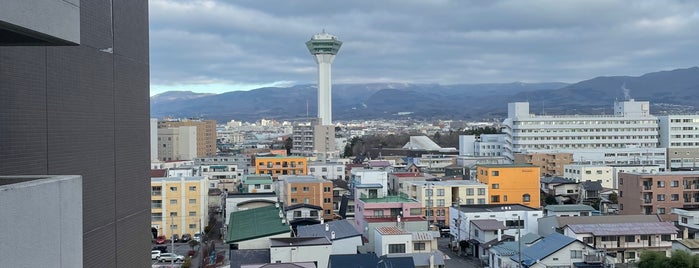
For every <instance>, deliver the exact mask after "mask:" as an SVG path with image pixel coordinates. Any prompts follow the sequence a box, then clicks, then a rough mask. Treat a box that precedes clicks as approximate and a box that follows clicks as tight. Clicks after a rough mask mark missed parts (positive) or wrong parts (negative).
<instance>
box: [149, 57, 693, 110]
mask: <svg viewBox="0 0 699 268" xmlns="http://www.w3.org/2000/svg"><path fill="white" fill-rule="evenodd" d="M332 93H333V104H332V105H333V119H334V120H353V119H356V120H362V119H399V118H415V119H455V120H480V119H491V118H498V119H501V118H503V117H505V116H506V113H507V103H508V102H513V101H529V102H530V108H531V111H532V112H535V113H539V112H538V111H541V112H543V113H551V114H557V113H563V114H586V113H591V114H601V113H611V108H612V104H613V102H614V100H623V99H627V98H629V97H630V98H635V99H637V100H649V101H651V105H652V107H651V112H652V113H653V114H659V113H663V112H693V111H696V110H697V108H698V107H697V106H698V105H699V68H698V67H692V68H687V69H677V70H673V71H661V72H654V73H648V74H645V75H642V76H638V77H633V76H611V77H597V78H593V79H589V80H585V81H581V82H578V83H575V84H565V83H557V82H551V83H519V82H515V83H502V84H497V83H494V84H463V85H438V84H410V83H369V84H336V85H333V92H332ZM316 98H317V87H316V85H296V86H292V87H285V88H280V87H265V88H259V89H254V90H250V91H231V92H226V93H222V94H203V93H193V92H186V91H174V92H173V91H170V92H165V93H162V94H159V95H156V96H153V97H151V116H152V117H157V118H163V117H168V116H169V117H200V118H209V119H215V120H217V121H219V122H224V121H229V120H231V119H235V120H242V121H256V120H259V119H261V118H267V119H278V120H293V119H299V118H305V117H314V116H315V115H316V113H317V112H316V111H317V99H316Z"/></svg>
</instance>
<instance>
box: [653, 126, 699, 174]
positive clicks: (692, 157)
mask: <svg viewBox="0 0 699 268" xmlns="http://www.w3.org/2000/svg"><path fill="white" fill-rule="evenodd" d="M658 122H659V124H658V125H659V127H660V147H663V148H667V164H668V168H670V169H683V170H694V169H695V168H697V167H699V115H666V116H659V117H658Z"/></svg>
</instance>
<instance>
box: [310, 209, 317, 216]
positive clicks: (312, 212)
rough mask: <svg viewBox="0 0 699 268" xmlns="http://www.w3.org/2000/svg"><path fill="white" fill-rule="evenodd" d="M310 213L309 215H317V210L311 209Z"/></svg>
mask: <svg viewBox="0 0 699 268" xmlns="http://www.w3.org/2000/svg"><path fill="white" fill-rule="evenodd" d="M310 213H311V214H310V215H311V217H318V211H317V210H311V211H310Z"/></svg>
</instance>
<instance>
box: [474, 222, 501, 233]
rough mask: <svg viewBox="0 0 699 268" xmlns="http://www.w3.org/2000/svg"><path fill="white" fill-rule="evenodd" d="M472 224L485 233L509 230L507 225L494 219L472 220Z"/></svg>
mask: <svg viewBox="0 0 699 268" xmlns="http://www.w3.org/2000/svg"><path fill="white" fill-rule="evenodd" d="M471 223H472V224H473V225H475V226H476V227H477V228H478V229H481V230H483V231H496V230H502V229H507V227H505V224H503V223H502V222H501V221H498V220H493V219H487V220H471Z"/></svg>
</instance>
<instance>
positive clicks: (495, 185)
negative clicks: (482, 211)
mask: <svg viewBox="0 0 699 268" xmlns="http://www.w3.org/2000/svg"><path fill="white" fill-rule="evenodd" d="M492 187H493V189H500V184H499V183H493V185H492Z"/></svg>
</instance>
